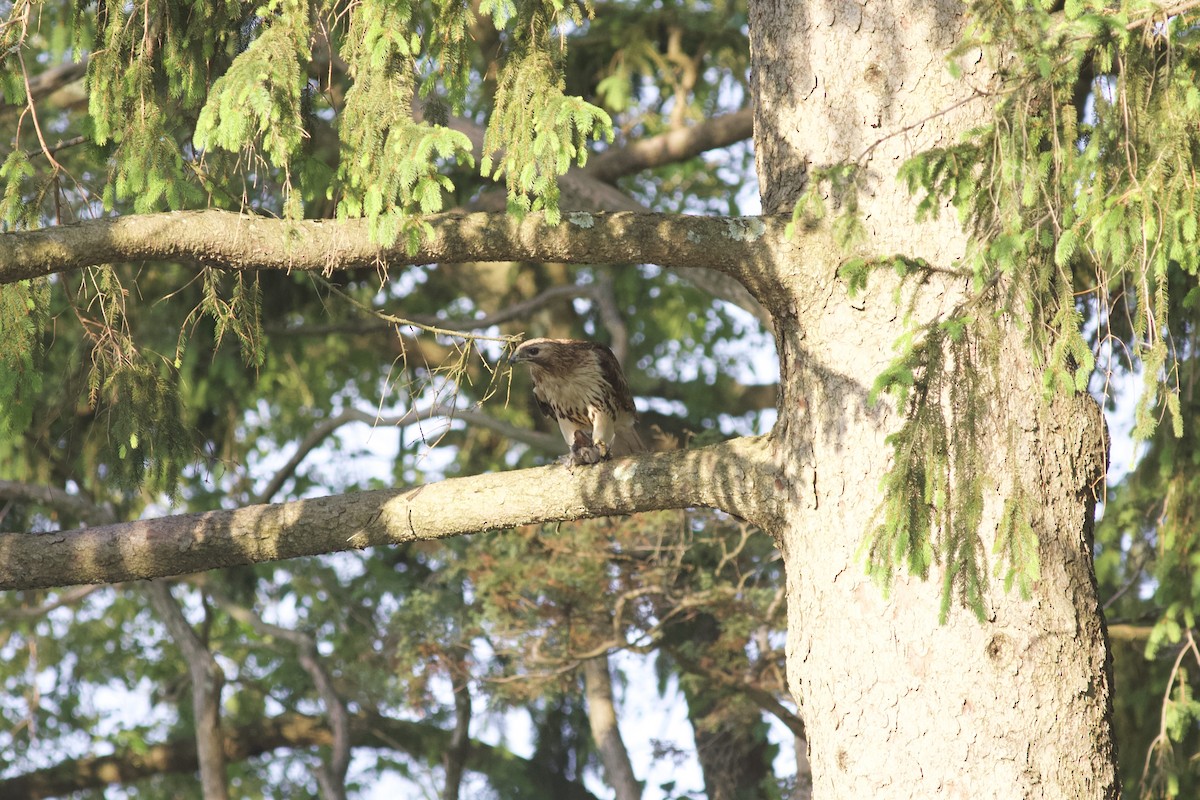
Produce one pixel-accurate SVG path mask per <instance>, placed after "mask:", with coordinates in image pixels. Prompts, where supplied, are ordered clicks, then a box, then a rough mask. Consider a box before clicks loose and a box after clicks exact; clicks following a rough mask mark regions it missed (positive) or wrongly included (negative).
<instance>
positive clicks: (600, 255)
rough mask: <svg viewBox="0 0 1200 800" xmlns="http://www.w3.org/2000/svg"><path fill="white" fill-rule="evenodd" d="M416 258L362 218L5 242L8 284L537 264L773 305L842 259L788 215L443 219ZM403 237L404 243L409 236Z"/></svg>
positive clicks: (2, 271) (55, 234)
mask: <svg viewBox="0 0 1200 800" xmlns="http://www.w3.org/2000/svg"><path fill="white" fill-rule="evenodd" d="M423 221H424V222H426V223H428V225H429V226H430V231H431V233H430V235H429V236H427V237H426V238H425V240H424V241H423V242H422V244H421V246H420V247H419V248H418V249H417V251H416V252H415V253H411V254H410V253H408V252H407V251H406V249H405V245H404V244H403V242H401V243H399V244H396V245H393V246H391V247H386V248H383V247H379V246H377V245H376V244H374V243H372V242H371V238H370V235H369V231H368V224H367V222H366V220H346V221H337V222H335V221H329V220H304V221H284V220H275V219H267V218H264V217H252V216H245V215H241V214H237V213H234V212H228V211H218V210H208V211H178V212H172V213H163V214H148V215H131V216H123V217H115V218H107V219H101V220H89V221H85V222H78V223H75V224H71V225H62V226H57V227H53V228H43V229H38V230H32V231H16V232H10V233H5V234H0V283H13V282H16V281H20V280H27V279H30V278H37V277H42V276H45V275H53V274H56V273H60V272H70V271H75V270H79V269H82V268H84V267H87V266H95V265H97V264H107V263H112V262H122V261H149V262H156V261H158V262H183V263H188V264H203V265H206V266H214V267H218V268H221V269H227V270H283V271H288V272H291V271H297V270H303V271H311V272H320V273H329V272H330V271H333V270H339V269H355V268H363V267H376V266H378V265H380V264H384V265H402V264H430V263H443V264H446V263H451V264H452V263H462V262H473V261H538V262H562V263H571V264H580V263H585V264H596V263H618V264H625V263H634V264H642V263H649V264H658V265H661V266H664V267H673V268H705V269H710V268H711V269H714V270H718V271H720V272H723V273H725V274H728V275H730V276H732V277H734V278H735V279H737V280H738V281H740V282H741V283H742V284H743V285H744V286H745V287H746V288H747V289H749V290H750V292H751V293H752V294H753V295H754V296H755V297H756V298H758V299H759V301H760V302H762V303H763V304H764V305H767V306H768V307H770V305H771V304H772V303H777V302H778V300H779V298H780V297H781V296H783V295H785V294H786V293H784V292H782V291H781V289H780V284H779V283H778V276H777V274H776V264H775V259H776V258H779V257H780V256H779V254H780V253H786V254H787V255H788V259H787V260H788V262H789V263H822V262H824V261H826V260H827V259H828V252H830V251H836V248H837V245H836V244H835V243H834V241H833V239H832V237H831V235H830V233H829V232H828V231H827V230H825V229H824V228H817V229H814V230H805V231H801V232H798V233H797V234H796V235H795V236H794V237H793V239H792V241H790V242H788V241H786V237H785V228H786V226H787V224H788V221H789V220H788V218H787V217H782V216H780V217H709V216H704V217H700V216H680V215H673V214H637V213H614V214H592V213H584V212H578V213H569V214H566V215H565V217H564V220H563V222H562V224H560V225H555V226H551V225H548V224H546V222H545V220H544V217H543V216H542V215H541V214H529V215H527V216H526V217H525V218H524V219H520V220H519V219H516V218H514V217H512V216H509V215H506V214H489V213H475V214H465V215H460V214H438V215H433V216H429V217H425V218H423ZM401 238H402V239H403V237H401Z"/></svg>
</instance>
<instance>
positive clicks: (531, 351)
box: [525, 347, 538, 356]
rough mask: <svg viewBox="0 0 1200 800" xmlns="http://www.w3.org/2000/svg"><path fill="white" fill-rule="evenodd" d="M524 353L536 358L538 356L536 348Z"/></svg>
mask: <svg viewBox="0 0 1200 800" xmlns="http://www.w3.org/2000/svg"><path fill="white" fill-rule="evenodd" d="M525 352H527V353H529V355H531V356H536V355H537V354H538V349H537V348H536V347H531V348H529V349H528V350H527V351H525Z"/></svg>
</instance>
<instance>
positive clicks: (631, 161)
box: [583, 108, 754, 181]
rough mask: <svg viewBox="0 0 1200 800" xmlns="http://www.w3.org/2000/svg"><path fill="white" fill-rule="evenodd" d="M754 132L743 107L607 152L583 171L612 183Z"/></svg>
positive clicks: (751, 111)
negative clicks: (730, 112)
mask: <svg viewBox="0 0 1200 800" xmlns="http://www.w3.org/2000/svg"><path fill="white" fill-rule="evenodd" d="M753 133H754V109H753V108H743V109H741V110H740V111H734V112H733V113H732V114H722V115H720V116H718V117H712V118H711V119H708V120H705V121H704V122H701V123H699V124H696V125H692V126H690V127H687V128H680V129H678V130H673V131H668V132H666V133H661V134H659V135H657V136H650V137H647V138H645V139H639V140H637V141H635V142H631V143H630V144H628V145H626V146H625V147H620V148H613V149H611V150H606V151H605V152H603V153H600V154H599V155H596V156H592V158H591V159H590V160H589V161H588V163H587V166H585V167H584V168H583V172H584V174H586V175H588V176H590V177H592V178H596V179H597V180H602V181H614V180H616V179H617V178H620V177H621V176H622V175H629V174H631V173H634V172H638V171H639V170H643V169H649V168H651V167H660V166H663V165H665V164H675V163H678V162H680V161H686V160H688V159H689V158H693V157H694V156H698V155H700V154H701V153H703V152H706V151H708V150H716V149H718V148H721V147H728V146H729V145H731V144H736V143H737V142H740V141H742V140H744V139H749V138H750V137H751V135H753Z"/></svg>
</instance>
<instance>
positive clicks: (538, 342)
mask: <svg viewBox="0 0 1200 800" xmlns="http://www.w3.org/2000/svg"><path fill="white" fill-rule="evenodd" d="M557 348H558V344H557V343H556V342H554V341H553V340H551V339H530V340H529V341H527V342H521V344H520V345H519V346H518V347H517V349H516V350H514V351H513V353H512V355H511V356H509V357H508V363H510V364H521V363H528V364H538V365H542V366H544V365H545V364H547V363H549V362H550V361H552V360H553V359H554V354H555V353H556V352H557Z"/></svg>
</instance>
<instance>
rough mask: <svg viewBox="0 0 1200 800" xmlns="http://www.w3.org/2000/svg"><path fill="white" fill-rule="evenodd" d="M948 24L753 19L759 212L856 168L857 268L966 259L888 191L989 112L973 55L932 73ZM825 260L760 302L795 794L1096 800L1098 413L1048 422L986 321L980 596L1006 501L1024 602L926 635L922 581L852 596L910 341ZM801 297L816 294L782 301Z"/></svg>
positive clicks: (1103, 779)
mask: <svg viewBox="0 0 1200 800" xmlns="http://www.w3.org/2000/svg"><path fill="white" fill-rule="evenodd" d="M962 10H963V7H962V4H960V3H958V2H957V1H956V0H955V2H949V0H942V1H941V2H935V3H925V2H915V1H914V2H905V1H904V0H897V1H896V2H879V3H876V2H868V3H865V4H861V5H860V4H845V3H840V2H830V1H822V2H814V3H799V2H783V1H782V0H779V1H777V2H758V3H755V4H753V5H752V17H751V31H752V64H753V70H754V76H755V89H756V105H755V107H756V111H757V116H756V126H755V128H756V130H755V136H756V152H757V154H758V156H759V164H758V168H759V174H760V182H761V186H762V191H763V199H764V208H765V209H766V210H767V211H768V212H779V211H784V210H786V209H787V208H789V207H790V206H791V204H792V203H793V202H794V201H795V200H796V198H797V197H798V195H799V192H800V190H801V189H802V187H803V186H804V181H805V179H806V174H807V169H808V165H810V164H831V163H836V162H842V161H846V160H850V161H855V160H858V159H861V162H860V163H861V164H862V165H863V168H864V169H865V171H866V173H865V174H866V176H867V181H866V184H865V186H864V188H863V190H862V191H861V193H860V196H859V205H860V210H861V212H862V218H863V220H864V223H865V226H866V233H867V240H868V242H869V244H868V245H867V246H868V248H869V249H871V250H874V251H877V252H888V251H890V252H903V253H906V254H908V255H910V256H916V257H921V258H925V259H926V260H928V261H929V262H930V263H932V264H935V265H941V266H946V267H949V266H953V265H954V262H955V260H956V259H958V258H959V257H961V255H962V253H963V251H964V245H965V240H966V239H965V235H964V233H963V232H962V231H961V230H959V229H958V228H957V226H956V222H955V219H954V215H953V214H944V215H943V216H942V218H941V219H939V220H935V221H933V222H930V223H925V224H921V225H917V224H915V223H913V224H908V221H910V220H912V219H913V201H911V200H910V199H909V198H908V197H907V194H906V191H905V189H904V187H902V186H899V185H897V183H896V181H895V180H894V176H895V171H896V168H897V167H898V166H899V164H900V163H901V161H902V159H903V158H905V157H906V156H908V155H910V154H912V153H913V152H915V151H916V150H918V149H921V148H923V147H928V146H931V145H934V144H938V143H945V142H949V141H953V140H954V137H955V136H956V135H957V133H958V132H959V131H961V130H962V129H964V128H965V127H966V126H967V125H968V124H970V123H973V122H978V121H980V119H981V118H982V115H983V114H984V113H986V111H987V108H986V105H985V104H984V103H982V102H979V101H977V100H973V99H972V92H973V90H972V89H971V88H970V85H971V84H972V83H974V84H983V85H986V84H987V82H988V80H989V78H990V76H989V75H988V74H987V73H986V70H985V69H984V67H983V65H982V64H981V63H980V62H979V61H978V59H975V60H973V61H972V60H970V59H968V60H966V61H965V62H964V67H965V68H966V69H967V71H968V74H970V73H971V72H972V71H974V72H975V74H974V75H973V76H972V80H971V81H964V82H962V83H959V82H955V81H953V80H952V79H951V78H950V77H949V75H948V74H947V73H946V71H945V69H944V67H943V58H944V54H945V53H946V52H947V51H948V50H949V49H950V48H951V47H952V46H953V44H954V43H955V42H956V41H957V39H958V36H959V33H960V31H961V28H962V23H963V20H962V18H961V16H960V15H961V13H962ZM831 200H832V198H831ZM836 259H837V255H836V254H834V253H830V254H827V255H826V256H825V257H824V258H819V259H816V260H814V261H810V262H790V263H784V262H782V261H781V262H778V263H779V267H780V270H781V273H783V277H782V278H781V280H780V283H781V284H782V285H784V286H787V287H789V288H788V290H787V296H786V297H785V298H781V300H780V301H778V302H776V303H774V304H769V305H770V307H771V310H772V311H774V312H775V313H776V319H777V341H778V345H779V354H780V367H781V406H780V419H779V423H778V425H777V426H776V429H775V431H774V432H773V435H772V443H773V446H774V447H775V448H776V451H775V452H776V454H777V457H778V459H779V464H780V470H781V472H782V473H783V474H784V475H785V476H786V480H785V484H786V493H787V502H788V505H789V508H788V512H787V514H786V520H785V522H784V524H783V526H782V529H781V531H780V542H781V548H782V550H783V553H784V558H785V563H786V567H787V575H788V601H789V603H788V605H789V609H788V610H789V624H788V668H789V681H790V683H791V688H792V692H793V694H794V695H795V697H796V700H797V702H798V704H799V706H800V711H801V715H802V716H803V718H804V721H805V726H806V729H807V731H808V734H809V743H810V756H811V767H812V776H813V784H814V792H813V794H814V796H815V797H819V798H838V797H846V798H858V797H873V798H888V797H903V798H910V797H964V798H966V797H980V796H1004V797H1025V798H1037V797H1044V798H1061V797H1072V798H1081V797H1094V798H1101V797H1112V796H1115V793H1116V789H1115V787H1114V781H1115V777H1114V768H1113V748H1112V738H1111V729H1110V721H1109V704H1110V692H1111V687H1110V685H1109V679H1108V673H1107V670H1106V652H1107V651H1106V643H1105V638H1104V633H1103V626H1102V621H1101V618H1100V615H1099V610H1098V605H1097V602H1096V597H1095V590H1094V580H1093V573H1092V568H1091V559H1090V544H1091V530H1090V520H1091V518H1092V506H1093V500H1092V496H1091V488H1092V484H1093V482H1094V481H1096V480H1097V479H1098V478H1099V477H1100V476H1102V475H1103V467H1104V464H1103V461H1104V456H1103V448H1102V446H1101V442H1102V430H1101V427H1102V422H1101V420H1100V417H1099V414H1098V413H1097V412H1096V410H1095V408H1094V404H1091V401H1090V400H1088V399H1087V398H1077V399H1067V398H1063V399H1060V400H1057V401H1055V402H1054V403H1052V404H1051V405H1050V406H1049V407H1048V408H1047V407H1046V406H1045V405H1044V404H1043V400H1042V388H1041V383H1040V380H1039V379H1038V371H1037V369H1036V368H1035V367H1034V365H1033V364H1032V359H1031V357H1030V356H1029V355H1028V353H1027V349H1028V348H1027V347H1026V344H1025V341H1024V339H1023V335H1022V333H1021V332H1020V331H1019V330H1017V326H1015V325H1012V324H1010V323H1009V322H1008V321H1002V322H1001V327H1002V333H1001V340H1000V341H999V342H998V343H997V344H996V346H997V347H999V348H1000V357H999V369H998V374H999V375H1000V376H1002V377H1001V383H1000V384H999V385H998V386H997V391H996V392H995V393H994V394H993V396H992V397H991V403H990V407H989V409H988V413H987V415H985V419H987V420H988V422H989V429H988V430H984V431H976V432H975V433H977V434H979V435H980V436H981V442H982V443H981V445H980V446H981V447H983V448H984V453H985V457H984V464H985V473H984V474H986V475H987V476H989V477H988V485H987V486H986V489H985V499H984V514H983V520H982V525H981V527H980V541H979V543H978V546H979V552H981V553H983V554H984V560H985V564H984V567H983V568H984V575H985V578H986V577H989V576H992V575H993V569H994V567H995V563H994V561H992V560H989V559H990V557H991V554H992V545H993V538H994V536H995V532H996V528H997V520H998V517H999V513H1000V510H1001V507H1002V503H1003V500H1004V498H1005V496H1006V495H1008V494H1009V493H1010V492H1011V491H1012V490H1013V487H1014V486H1016V485H1021V486H1023V487H1025V489H1026V490H1027V491H1029V492H1031V495H1032V504H1031V505H1032V506H1033V507H1034V508H1035V509H1036V511H1035V513H1034V514H1033V519H1031V520H1030V521H1031V522H1032V524H1033V525H1034V528H1035V530H1036V532H1037V534H1038V536H1039V549H1040V558H1041V564H1042V571H1041V580H1040V581H1039V582H1038V583H1037V584H1036V585H1035V586H1034V588H1033V592H1032V593H1033V598H1032V599H1031V600H1029V601H1024V600H1021V599H1020V598H1019V597H1018V596H1017V594H1016V592H1015V591H1014V592H1012V593H1006V592H1005V590H1004V587H1003V583H1002V581H1001V580H999V579H998V578H996V579H993V580H991V581H990V584H989V585H988V586H987V587H986V599H985V602H986V619H985V621H984V622H982V623H981V622H979V621H977V620H976V618H975V617H974V615H973V614H972V613H971V612H970V611H967V610H965V609H955V610H952V612H951V614H950V618H949V621H948V623H947V624H945V625H939V624H938V616H939V605H940V594H941V580H940V579H941V574H940V566H941V565H938V566H935V570H934V574H933V575H932V576H931V578H930V580H928V581H923V580H920V579H918V578H912V577H908V576H905V575H899V576H898V577H897V580H896V581H895V585H894V586H893V587H892V590H891V593H890V595H889V596H886V597H885V596H884V593H883V592H882V591H881V589H880V587H879V586H877V585H875V584H873V583H872V582H871V581H870V580H869V579H868V577H867V576H866V574H865V570H864V565H863V559H862V556H861V553H860V551H859V546H860V544H861V543H862V542H863V537H864V535H865V534H867V533H868V532H869V531H871V530H873V529H874V527H875V526H876V525H878V524H879V522H880V519H879V518H878V516H877V510H878V505H879V500H880V496H879V494H878V493H876V492H875V491H873V490H874V489H875V488H876V487H879V486H880V481H881V478H882V477H883V475H884V474H885V472H886V470H887V469H888V466H889V460H890V459H889V455H890V446H889V444H888V442H887V436H888V434H890V433H892V432H894V431H895V430H896V429H897V428H898V426H899V419H898V417H897V415H896V414H895V413H894V412H893V411H892V409H891V408H890V407H889V406H888V404H884V405H880V406H874V407H873V406H871V405H869V404H868V403H867V394H868V391H869V388H870V386H871V384H872V382H873V380H874V378H875V376H876V375H878V374H879V373H880V372H881V371H882V369H883V368H884V367H885V366H886V365H887V363H888V362H889V360H890V358H891V357H892V354H891V353H889V352H888V345H889V344H890V343H891V342H893V341H895V340H896V338H897V337H898V336H899V335H900V333H901V332H902V330H903V329H904V326H905V324H906V321H905V320H903V319H901V314H900V309H898V307H897V305H896V302H895V300H894V298H893V296H892V293H893V290H894V288H895V286H894V284H890V285H889V284H888V282H886V281H882V282H879V283H875V284H873V286H872V289H871V290H870V291H868V292H867V293H866V295H865V296H859V297H857V298H855V299H852V298H850V297H849V296H848V294H847V292H846V289H845V287H844V286H843V285H841V284H840V283H839V282H838V281H837V280H834V279H832V278H830V277H829V276H831V275H832V274H833V269H834V268H835V267H836V263H833V262H835V261H836ZM806 280H807V283H806ZM814 280H815V281H816V283H817V286H816V290H815V291H807V292H803V293H802V292H800V291H798V287H800V286H806V285H807V286H811V285H812V281H814ZM965 288H966V287H965V286H963V285H959V284H956V283H954V282H951V281H948V280H945V281H937V280H933V281H930V282H929V283H928V284H927V285H926V286H925V288H924V289H923V291H922V292H921V294H920V295H919V296H918V297H917V298H916V299H915V302H914V306H913V311H914V315H915V318H916V319H917V320H918V321H923V320H928V319H932V318H933V317H934V316H935V315H937V314H939V313H943V312H945V311H946V310H948V309H949V308H951V307H952V305H953V304H954V303H955V302H957V301H958V300H960V299H961V298H962V297H963V292H964V291H965ZM789 305H790V306H791V308H790V309H789V308H788V306H789ZM912 501H913V502H920V498H918V497H914V498H912ZM898 569H899V570H903V566H902V565H900V566H899V567H898Z"/></svg>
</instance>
